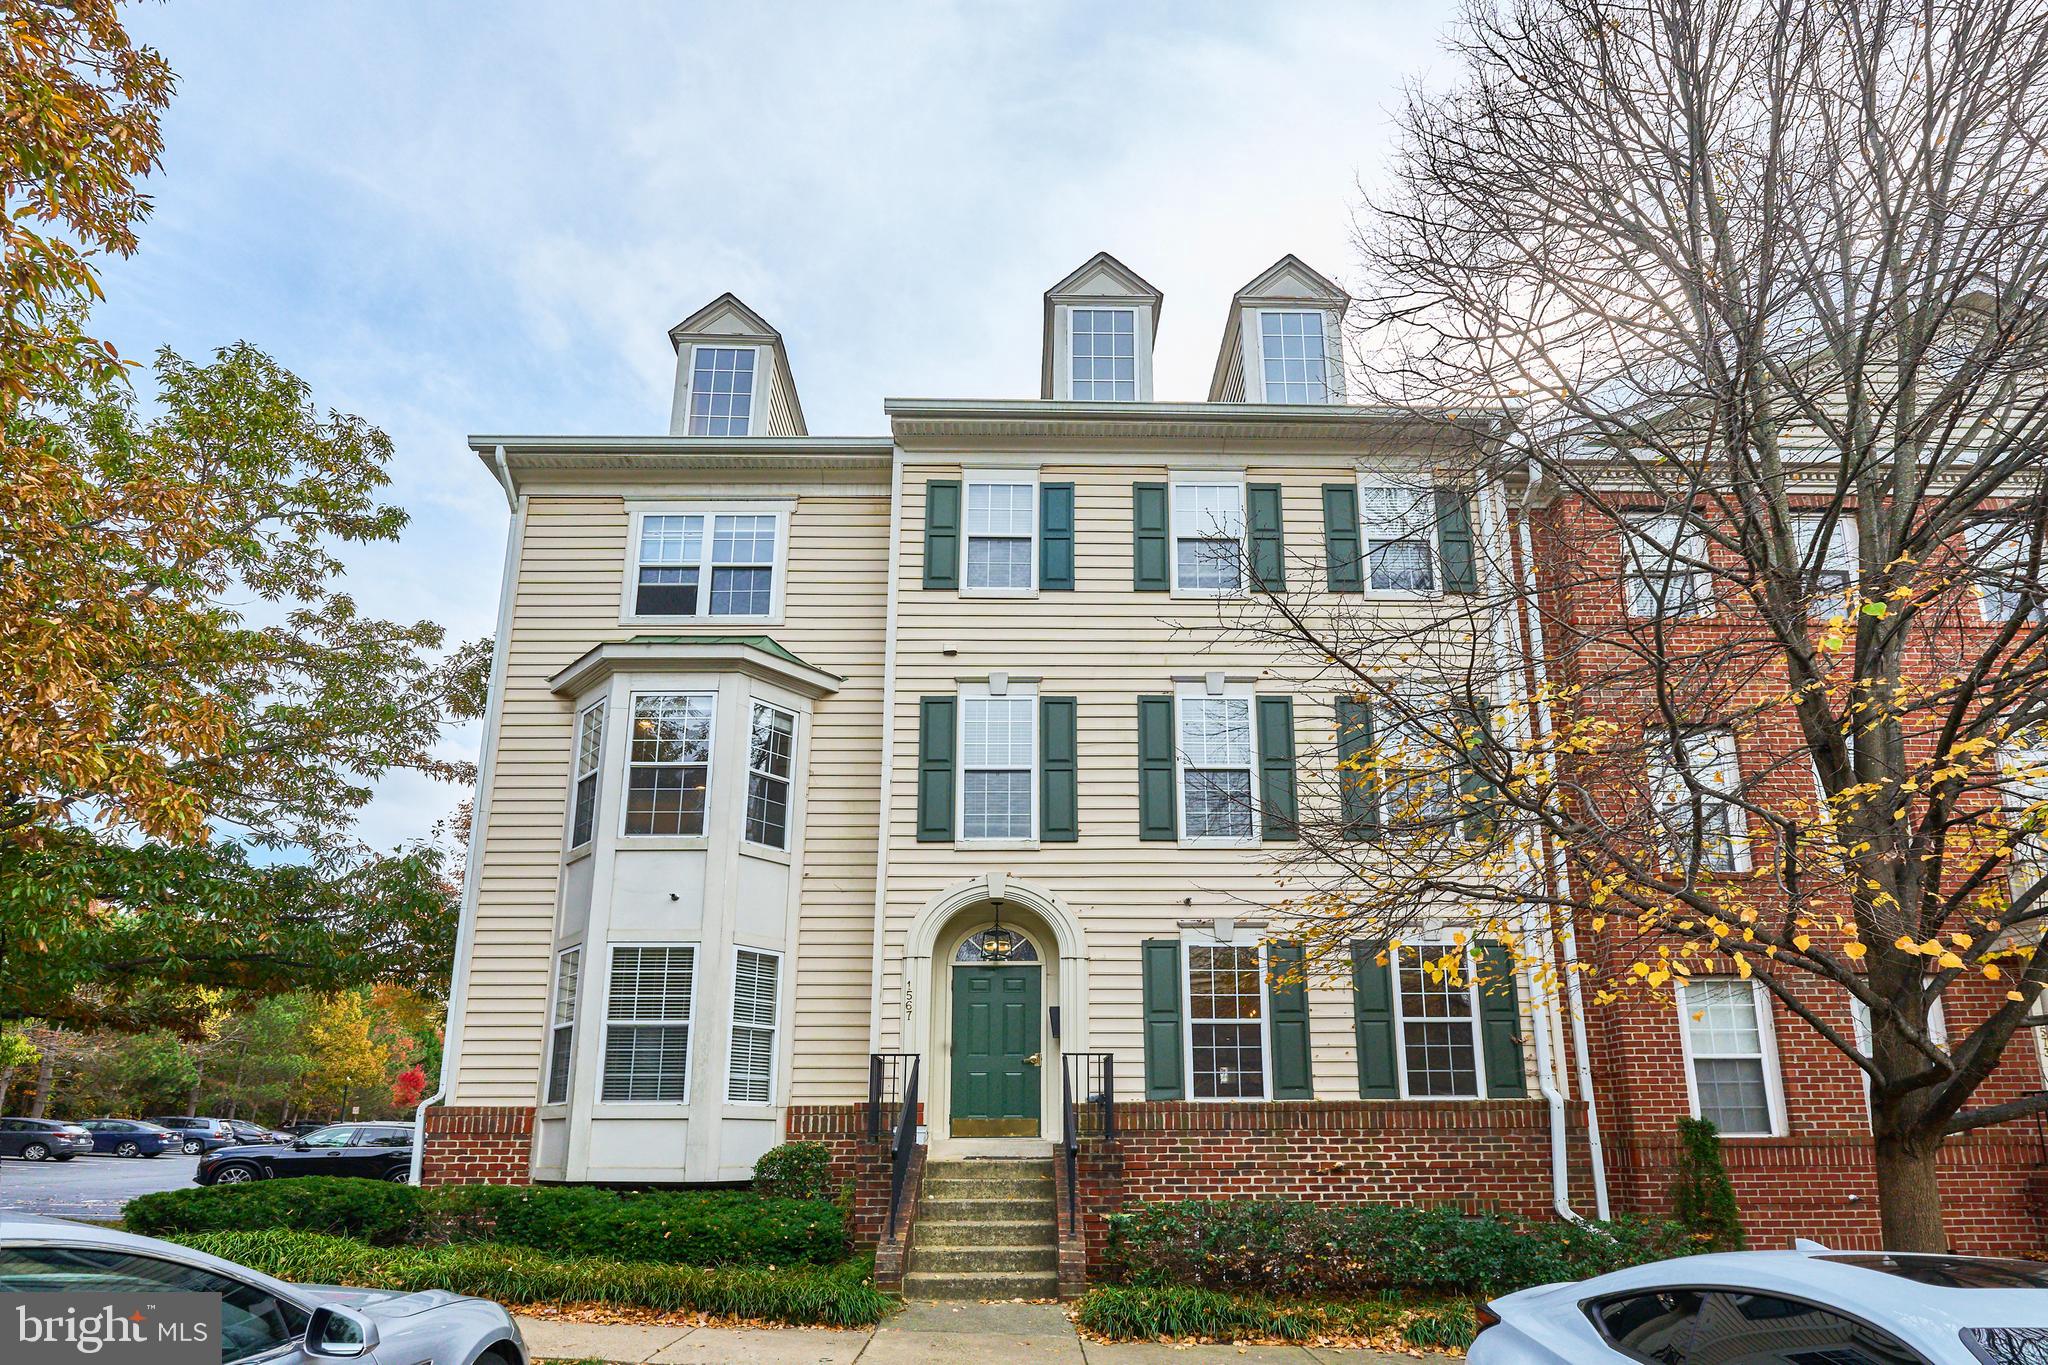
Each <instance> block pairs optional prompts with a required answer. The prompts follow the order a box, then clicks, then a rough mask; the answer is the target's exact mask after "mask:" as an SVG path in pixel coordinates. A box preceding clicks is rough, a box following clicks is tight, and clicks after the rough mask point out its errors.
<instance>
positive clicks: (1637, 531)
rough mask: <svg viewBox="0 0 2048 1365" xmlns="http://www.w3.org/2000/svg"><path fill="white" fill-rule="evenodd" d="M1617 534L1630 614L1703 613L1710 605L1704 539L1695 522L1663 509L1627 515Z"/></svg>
mask: <svg viewBox="0 0 2048 1365" xmlns="http://www.w3.org/2000/svg"><path fill="white" fill-rule="evenodd" d="M1629 521H1630V530H1629V533H1628V534H1627V535H1626V536H1625V537H1624V538H1623V547H1624V550H1625V552H1626V562H1625V564H1624V573H1623V577H1624V580H1625V585H1626V586H1625V592H1626V596H1627V599H1628V614H1629V615H1631V616H1641V617H1655V616H1670V617H1685V616H1703V615H1706V614H1707V612H1708V611H1709V610H1710V609H1711V607H1712V605H1713V598H1712V595H1711V584H1710V582H1709V581H1708V577H1707V574H1706V573H1705V571H1703V570H1700V569H1696V568H1693V567H1691V566H1693V565H1695V564H1699V563H1702V562H1704V560H1705V558H1706V542H1705V540H1704V538H1703V537H1702V536H1701V534H1700V532H1699V530H1698V529H1697V528H1696V527H1691V526H1688V525H1687V524H1686V522H1685V520H1684V518H1682V517H1678V516H1673V515H1669V514H1658V515H1655V516H1638V517H1631V518H1630V519H1629Z"/></svg>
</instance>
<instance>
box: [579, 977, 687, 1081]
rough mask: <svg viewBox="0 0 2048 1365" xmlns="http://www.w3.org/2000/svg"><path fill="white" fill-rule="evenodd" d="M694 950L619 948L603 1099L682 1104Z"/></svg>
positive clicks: (611, 996)
mask: <svg viewBox="0 0 2048 1365" xmlns="http://www.w3.org/2000/svg"><path fill="white" fill-rule="evenodd" d="M696 967H697V950H696V948H695V947H693V946H687V945H682V946H672V947H647V948H625V947H622V948H614V949H612V975H611V984H610V989H609V991H608V993H607V1000H606V1009H605V1018H606V1027H605V1049H604V1052H605V1055H604V1084H603V1087H602V1091H601V1094H602V1098H604V1099H605V1100H608V1101H621V1102H627V1103H681V1102H682V1101H683V1100H684V1099H685V1098H687V1095H688V1090H689V1075H690V1009H691V1003H692V1001H691V994H692V987H693V986H694V984H695V978H696Z"/></svg>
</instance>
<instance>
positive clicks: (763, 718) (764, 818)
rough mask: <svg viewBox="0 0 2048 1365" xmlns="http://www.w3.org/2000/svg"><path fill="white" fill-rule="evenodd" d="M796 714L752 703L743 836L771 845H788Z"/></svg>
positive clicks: (751, 840) (755, 841) (776, 846)
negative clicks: (751, 734) (791, 766)
mask: <svg viewBox="0 0 2048 1365" xmlns="http://www.w3.org/2000/svg"><path fill="white" fill-rule="evenodd" d="M795 740H796V717H794V716H792V715H790V714H789V713H788V712H787V711H778V710H776V709H775V708H774V707H772V706H763V705H761V704H760V703H759V702H756V703H755V704H754V728H753V736H752V740H751V742H750V744H749V746H748V758H747V819H746V831H745V833H746V838H747V840H748V841H749V842H750V843H756V844H766V845H767V846H768V847H770V848H788V847H789V773H790V763H791V753H792V749H793V746H794V744H795Z"/></svg>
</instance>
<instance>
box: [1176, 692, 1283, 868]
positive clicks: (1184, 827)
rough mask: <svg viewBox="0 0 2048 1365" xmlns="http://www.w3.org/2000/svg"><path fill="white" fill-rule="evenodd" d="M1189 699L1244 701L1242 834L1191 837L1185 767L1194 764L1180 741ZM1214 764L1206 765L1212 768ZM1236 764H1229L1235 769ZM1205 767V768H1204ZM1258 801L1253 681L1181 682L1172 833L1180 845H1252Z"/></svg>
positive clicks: (1256, 837)
mask: <svg viewBox="0 0 2048 1365" xmlns="http://www.w3.org/2000/svg"><path fill="white" fill-rule="evenodd" d="M1191 701H1241V702H1243V703H1244V714H1245V726H1246V736H1247V738H1248V739H1249V741H1250V745H1251V758H1250V760H1249V761H1248V762H1247V763H1246V764H1245V765H1244V769H1243V771H1244V772H1245V774H1246V778H1247V781H1248V784H1249V786H1248V790H1249V791H1250V794H1251V795H1250V800H1249V801H1248V802H1247V803H1246V812H1247V815H1248V817H1249V820H1248V823H1247V825H1246V833H1245V834H1244V835H1243V836H1242V837H1234V838H1222V837H1216V836H1206V835H1205V836H1194V835H1190V834H1189V833H1188V797H1187V791H1188V789H1187V774H1188V769H1189V768H1191V767H1193V766H1195V765H1193V764H1190V763H1189V762H1188V754H1187V750H1186V748H1185V747H1183V745H1182V744H1181V733H1182V731H1181V714H1182V712H1183V710H1184V709H1185V707H1186V704H1187V703H1188V702H1191ZM1215 766H1216V765H1209V767H1211V768H1213V767H1215ZM1234 767H1235V765H1232V768H1233V770H1234ZM1206 770H1208V769H1207V768H1205V771H1206ZM1260 815H1261V810H1260V804H1259V699H1258V696H1257V694H1256V693H1255V691H1254V690H1253V687H1252V684H1250V683H1231V682H1226V683H1225V684H1224V685H1223V686H1222V688H1221V689H1218V690H1211V689H1210V687H1209V685H1208V684H1207V683H1206V682H1201V683H1181V684H1178V685H1176V686H1175V687H1174V689H1173V816H1174V833H1175V834H1176V835H1177V836H1178V837H1179V840H1180V844H1181V847H1183V848H1252V847H1255V846H1256V845H1257V844H1258V843H1259V839H1260V833H1259V830H1260Z"/></svg>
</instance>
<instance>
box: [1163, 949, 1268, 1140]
mask: <svg viewBox="0 0 2048 1365" xmlns="http://www.w3.org/2000/svg"><path fill="white" fill-rule="evenodd" d="M1196 948H1250V949H1252V950H1253V951H1254V952H1256V953H1257V954H1258V963H1259V1018H1258V1023H1259V1093H1258V1095H1257V1096H1256V1097H1255V1098H1246V1097H1244V1096H1241V1095H1208V1096H1202V1095H1197V1094H1196V1093H1195V1023H1196V1019H1195V992H1194V971H1195V954H1194V950H1195V949H1196ZM1266 951H1267V950H1266V944H1265V942H1264V941H1263V940H1262V939H1261V938H1260V936H1259V934H1258V932H1257V931H1256V930H1251V929H1235V930H1233V932H1232V933H1231V935H1230V936H1229V937H1228V938H1220V937H1218V936H1217V935H1215V934H1214V933H1212V932H1209V931H1206V930H1194V931H1191V932H1188V933H1184V934H1183V935H1182V936H1181V944H1180V1017H1181V1031H1180V1052H1181V1058H1180V1064H1181V1066H1182V1068H1183V1070H1182V1073H1181V1074H1182V1075H1184V1076H1186V1077H1187V1078H1188V1083H1187V1097H1188V1099H1189V1100H1190V1101H1191V1102H1193V1103H1195V1104H1265V1103H1267V1102H1269V1101H1271V1100H1272V1098H1273V1009H1272V991H1271V990H1270V989H1269V988H1268V985H1267V981H1266V971H1267V961H1266ZM1201 1022H1204V1023H1232V1022H1234V1023H1242V1022H1244V1021H1243V1020H1218V1019H1206V1020H1203V1021H1201Z"/></svg>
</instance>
